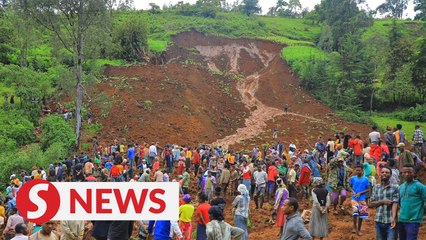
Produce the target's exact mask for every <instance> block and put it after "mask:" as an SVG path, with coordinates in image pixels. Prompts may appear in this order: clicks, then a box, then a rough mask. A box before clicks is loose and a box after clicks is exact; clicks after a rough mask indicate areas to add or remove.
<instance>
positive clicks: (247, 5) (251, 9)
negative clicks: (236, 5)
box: [241, 0, 262, 16]
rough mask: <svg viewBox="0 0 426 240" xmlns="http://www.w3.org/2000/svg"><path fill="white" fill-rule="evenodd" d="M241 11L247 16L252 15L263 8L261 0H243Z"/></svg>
mask: <svg viewBox="0 0 426 240" xmlns="http://www.w3.org/2000/svg"><path fill="white" fill-rule="evenodd" d="M241 11H242V12H243V13H244V14H246V15H247V16H251V15H253V14H255V13H259V12H260V11H262V8H260V6H259V0H243V2H242V7H241Z"/></svg>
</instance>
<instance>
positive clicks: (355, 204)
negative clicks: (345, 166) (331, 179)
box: [349, 165, 370, 236]
mask: <svg viewBox="0 0 426 240" xmlns="http://www.w3.org/2000/svg"><path fill="white" fill-rule="evenodd" d="M355 172H356V176H353V177H351V179H350V181H349V185H350V190H351V192H352V201H351V204H352V211H353V212H352V217H353V225H354V228H353V230H352V233H356V234H358V236H362V232H361V227H362V220H363V219H365V218H367V217H368V206H367V202H366V201H367V195H366V193H367V192H368V191H370V182H369V181H368V178H366V177H364V175H363V167H362V166H361V165H357V166H356V167H355Z"/></svg>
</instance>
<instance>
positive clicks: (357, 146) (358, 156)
mask: <svg viewBox="0 0 426 240" xmlns="http://www.w3.org/2000/svg"><path fill="white" fill-rule="evenodd" d="M363 148H364V142H363V141H362V140H361V136H360V135H359V134H357V135H356V137H355V140H354V141H353V149H354V160H355V166H357V165H360V164H361V161H362V149H363Z"/></svg>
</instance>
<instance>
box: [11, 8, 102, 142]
mask: <svg viewBox="0 0 426 240" xmlns="http://www.w3.org/2000/svg"><path fill="white" fill-rule="evenodd" d="M16 7H17V8H18V9H20V10H22V11H24V12H25V13H27V14H28V15H29V16H31V17H32V18H33V19H34V20H35V21H36V22H38V23H39V24H40V25H42V26H43V27H45V28H46V29H48V30H50V31H52V32H53V33H54V34H55V35H56V36H57V38H58V39H59V40H60V42H61V43H62V44H63V46H64V48H65V49H66V50H68V51H69V52H70V53H72V54H73V56H74V67H75V73H76V78H77V83H76V92H77V94H76V104H75V114H76V126H75V133H76V139H75V146H76V148H78V147H79V145H80V137H81V128H82V114H81V110H82V107H83V94H84V88H83V61H84V57H85V55H84V54H83V49H84V48H83V45H84V42H85V38H86V36H87V34H90V31H89V30H90V29H91V27H92V26H94V25H95V24H96V23H99V20H100V16H101V15H103V14H104V12H105V10H106V1H105V0H16Z"/></svg>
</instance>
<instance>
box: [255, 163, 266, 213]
mask: <svg viewBox="0 0 426 240" xmlns="http://www.w3.org/2000/svg"><path fill="white" fill-rule="evenodd" d="M253 177H254V181H255V184H256V187H255V191H254V202H255V204H256V209H258V208H259V198H260V208H263V202H264V200H265V189H266V182H267V181H268V175H267V174H266V172H265V171H263V169H262V167H261V166H260V165H258V166H257V171H255V172H254V173H253Z"/></svg>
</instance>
